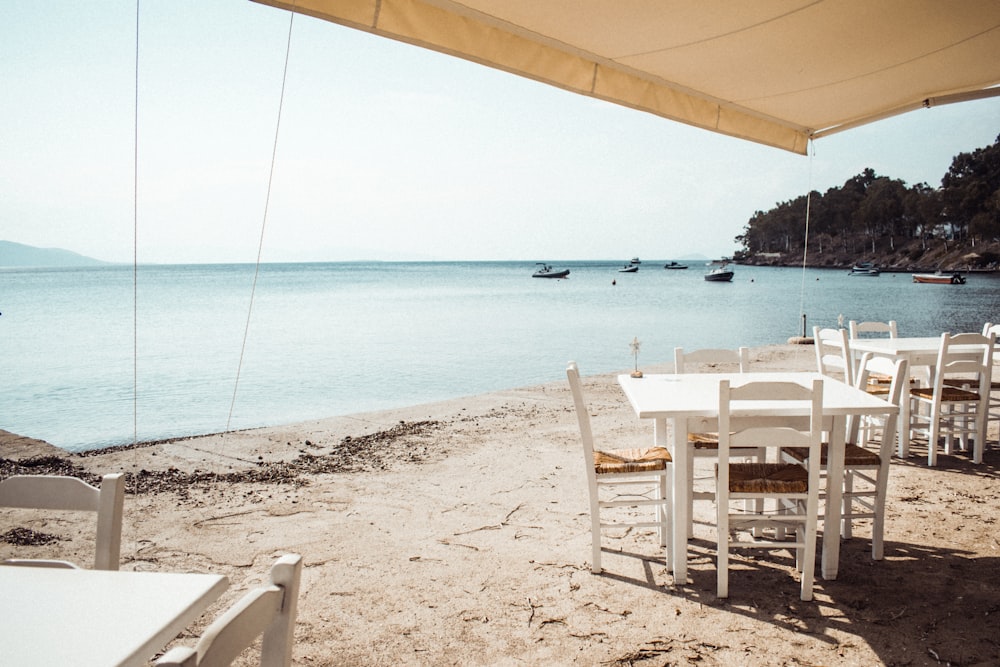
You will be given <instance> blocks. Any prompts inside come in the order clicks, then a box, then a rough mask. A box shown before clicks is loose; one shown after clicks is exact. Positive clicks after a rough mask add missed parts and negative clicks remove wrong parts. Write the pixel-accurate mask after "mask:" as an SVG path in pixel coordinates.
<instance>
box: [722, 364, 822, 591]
mask: <svg viewBox="0 0 1000 667" xmlns="http://www.w3.org/2000/svg"><path fill="white" fill-rule="evenodd" d="M735 401H739V402H740V403H741V406H742V407H743V408H746V409H748V410H751V411H752V410H753V407H752V406H753V402H754V401H767V402H769V403H771V404H773V403H774V402H776V401H789V411H788V416H787V417H784V418H782V419H781V420H777V421H776V420H774V419H769V420H766V421H761V419H760V418H754V417H734V416H733V415H732V403H733V402H735ZM822 408H823V381H822V380H818V379H817V380H814V381H813V382H812V383H811V386H810V387H804V386H802V385H799V384H795V383H790V382H752V383H748V384H745V385H742V386H736V387H731V386H730V382H729V381H728V380H723V381H722V382H720V383H719V466H718V468H717V472H716V490H715V494H716V504H717V522H718V596H719V597H720V598H725V597H729V552H730V550H731V549H734V548H764V549H786V548H794V549H795V563H796V568H797V569H798V570H799V571H800V572H801V589H800V594H799V597H800V598H801V599H802V600H811V599H812V594H813V593H812V589H813V580H814V578H815V569H816V524H817V521H818V511H819V510H818V508H819V487H820V467H821V464H820V448H821V445H822V429H823V414H822ZM747 443H752V444H753V446H754V447H759V446H765V447H775V448H783V447H802V448H804V449H806V451H807V452H808V456H807V463H806V465H805V466H803V465H799V464H797V463H788V462H781V463H756V462H752V463H734V462H731V461H729V462H728V465H727V463H726V462H727V461H728V460H729V459H728V457H729V453H730V450H731V449H732V448H733V447H739V446H741V445H744V444H747ZM768 498H775V499H777V502H778V506H779V511H777V512H774V511H771V512H764V511H761V503H754V505H753V506H754V507H755V508H756V509H755V510H754V511H750V506H751V505H750V504H749V503H743V511H742V512H739V511H737V510H735V506H736V505H735V504H734V503H733V501H737V500H765V499H768ZM756 529H762V530H759V531H758V530H756ZM769 530H774V531H775V533H774V535H775V536H774V537H773V538H770V537H766V536H764V534H763V532H764V531H769ZM790 530H794V535H795V538H794V540H793V541H786V540H784V539H781V538H783V537H784V535H785V534H786V533H788V532H789V531H790ZM748 533H749V535H748ZM755 533H756V534H758V535H760V537H754V536H753V534H755ZM744 536H746V537H744Z"/></svg>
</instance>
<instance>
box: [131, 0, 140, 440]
mask: <svg viewBox="0 0 1000 667" xmlns="http://www.w3.org/2000/svg"><path fill="white" fill-rule="evenodd" d="M134 88H135V90H134V93H135V100H134V106H133V109H132V113H133V116H132V444H133V445H135V444H138V442H139V0H135V86H134Z"/></svg>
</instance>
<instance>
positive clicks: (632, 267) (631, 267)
mask: <svg viewBox="0 0 1000 667" xmlns="http://www.w3.org/2000/svg"><path fill="white" fill-rule="evenodd" d="M638 270H639V265H638V264H626V265H625V266H623V267H622V268H620V269H618V273H635V272H636V271H638Z"/></svg>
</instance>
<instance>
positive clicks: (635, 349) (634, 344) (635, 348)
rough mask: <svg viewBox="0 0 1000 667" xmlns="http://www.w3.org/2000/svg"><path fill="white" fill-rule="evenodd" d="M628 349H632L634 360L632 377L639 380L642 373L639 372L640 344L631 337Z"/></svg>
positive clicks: (635, 338)
mask: <svg viewBox="0 0 1000 667" xmlns="http://www.w3.org/2000/svg"><path fill="white" fill-rule="evenodd" d="M629 347H631V348H632V358H633V359H634V360H635V370H634V371H632V377H634V378H641V377H642V371H640V370H639V348H640V347H642V343H640V342H639V338H638V337H637V336H636V337H633V338H632V342H631V343H629Z"/></svg>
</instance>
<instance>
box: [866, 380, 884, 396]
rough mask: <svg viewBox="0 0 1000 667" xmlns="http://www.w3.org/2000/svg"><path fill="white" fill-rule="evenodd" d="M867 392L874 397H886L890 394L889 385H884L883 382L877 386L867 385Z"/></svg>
mask: <svg viewBox="0 0 1000 667" xmlns="http://www.w3.org/2000/svg"><path fill="white" fill-rule="evenodd" d="M865 391H866V392H868V393H869V394H871V395H872V396H886V395H888V394H889V385H888V384H882V383H881V382H879V383H876V384H873V383H868V384H866V385H865Z"/></svg>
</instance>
